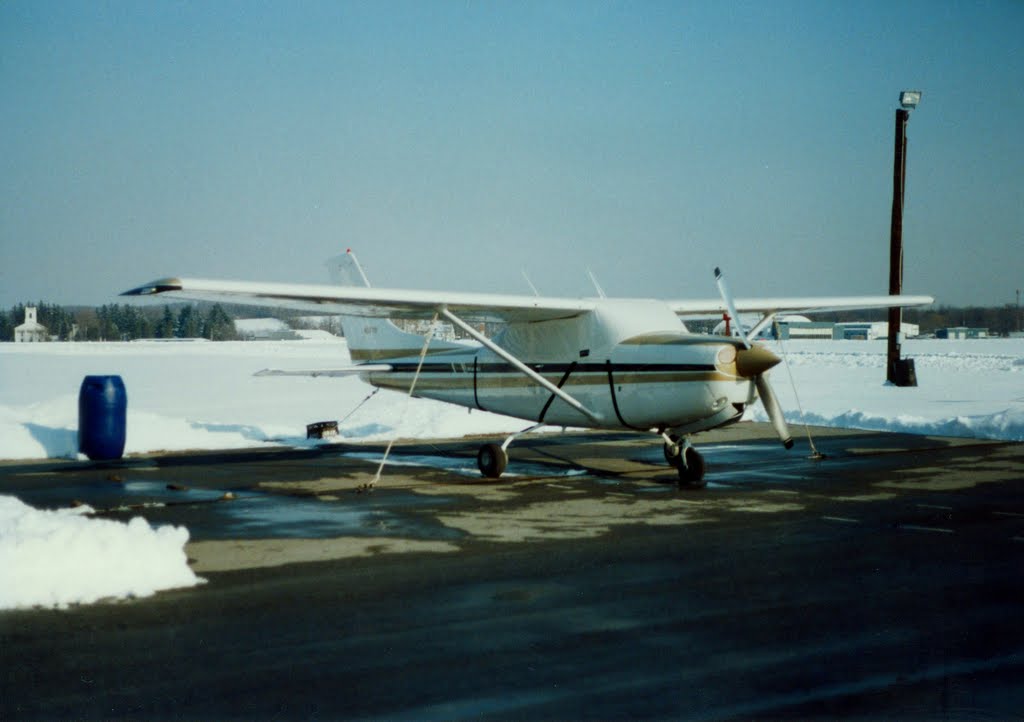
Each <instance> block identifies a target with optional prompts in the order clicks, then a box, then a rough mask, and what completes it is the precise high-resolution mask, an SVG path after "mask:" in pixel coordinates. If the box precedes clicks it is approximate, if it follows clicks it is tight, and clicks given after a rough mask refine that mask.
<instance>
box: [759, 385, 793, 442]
mask: <svg viewBox="0 0 1024 722" xmlns="http://www.w3.org/2000/svg"><path fill="white" fill-rule="evenodd" d="M754 383H756V384H757V393H758V395H759V396H760V397H761V403H762V404H764V410H765V411H766V412H768V418H769V419H770V420H771V422H772V427H773V428H774V429H775V433H777V434H778V435H779V440H780V441H782V445H783V446H785V447H786V448H787V449H792V448H793V437H792V436H790V435H789V427H787V426H786V419H785V418H783V416H782V407H781V406H779V400H778V399H777V398H775V392H774V391H772V387H771V384H769V383H768V379H767V378H766V377H765V375H764V374H758V375H757V377H755V379H754Z"/></svg>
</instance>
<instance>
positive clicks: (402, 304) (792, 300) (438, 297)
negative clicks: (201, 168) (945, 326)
mask: <svg viewBox="0 0 1024 722" xmlns="http://www.w3.org/2000/svg"><path fill="white" fill-rule="evenodd" d="M121 295H122V296H154V295H161V296H170V297H176V298H184V299H191V300H196V301H219V302H224V303H236V304H245V305H253V306H278V307H284V308H293V309H297V310H302V311H314V312H319V313H334V314H344V315H350V316H369V317H378V318H384V317H390V318H419V319H422V318H430V317H431V316H433V315H434V314H436V313H440V312H442V310H444V309H447V310H449V311H451V312H452V313H455V314H457V315H458V316H460V317H461V318H465V319H470V320H476V321H502V322H506V323H513V322H517V321H534V322H536V321H552V320H556V319H565V318H572V317H574V316H579V315H581V314H583V313H587V312H588V311H592V310H594V309H595V308H596V307H597V306H598V305H599V304H600V303H601V301H599V300H597V299H571V298H553V297H543V296H516V295H504V294H496V293H465V292H441V291H417V290H406V289H386V288H362V287H354V286H326V285H318V284H291V283H265V282H259V283H254V282H250V281H222V280H209V279H200V278H164V279H160V280H158V281H153V282H152V283H147V284H145V285H143V286H139V287H138V288H133V289H131V290H130V291H125V292H124V293H122V294H121ZM933 301H934V299H933V298H932V297H931V296H818V297H803V298H801V297H782V298H738V299H736V300H735V304H736V310H737V312H739V313H752V312H758V313H762V314H776V313H783V312H785V313H812V312H815V311H818V312H821V311H840V310H854V309H869V308H889V307H893V306H923V305H928V304H930V303H932V302H933ZM666 303H667V304H668V306H669V307H670V308H671V309H672V310H673V311H674V312H675V313H676V314H677V315H679V316H682V317H684V318H685V317H687V316H692V317H695V318H699V317H702V316H703V317H706V316H708V315H714V314H721V313H725V312H726V311H727V309H726V306H725V303H724V302H723V301H722V300H721V299H697V300H689V301H667V302H666Z"/></svg>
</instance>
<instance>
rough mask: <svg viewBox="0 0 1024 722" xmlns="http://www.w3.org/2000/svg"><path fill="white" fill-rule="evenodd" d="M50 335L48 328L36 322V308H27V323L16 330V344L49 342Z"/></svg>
mask: <svg viewBox="0 0 1024 722" xmlns="http://www.w3.org/2000/svg"><path fill="white" fill-rule="evenodd" d="M49 340H50V334H49V333H47V331H46V326H44V325H42V324H41V323H39V321H37V320H36V307H35V306H26V307H25V323H23V324H21V325H20V326H17V327H16V328H15V329H14V343H39V342H40V341H49Z"/></svg>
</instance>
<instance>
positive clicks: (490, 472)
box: [476, 444, 508, 479]
mask: <svg viewBox="0 0 1024 722" xmlns="http://www.w3.org/2000/svg"><path fill="white" fill-rule="evenodd" d="M476 464H477V466H479V467H480V473H481V474H483V475H484V476H486V477H487V478H489V479H497V478H499V477H500V476H501V475H502V474H503V473H504V472H505V467H506V466H508V454H507V453H505V450H504V449H503V448H501V444H484V445H483V446H481V447H480V451H478V452H477V455H476Z"/></svg>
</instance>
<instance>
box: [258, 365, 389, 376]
mask: <svg viewBox="0 0 1024 722" xmlns="http://www.w3.org/2000/svg"><path fill="white" fill-rule="evenodd" d="M390 370H391V366H390V365H389V364H363V365H362V366H344V367H342V368H336V369H263V370H262V371H257V372H256V373H254V374H253V376H312V377H314V378H316V377H317V376H355V375H356V374H365V373H371V372H377V371H381V372H383V371H390Z"/></svg>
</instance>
